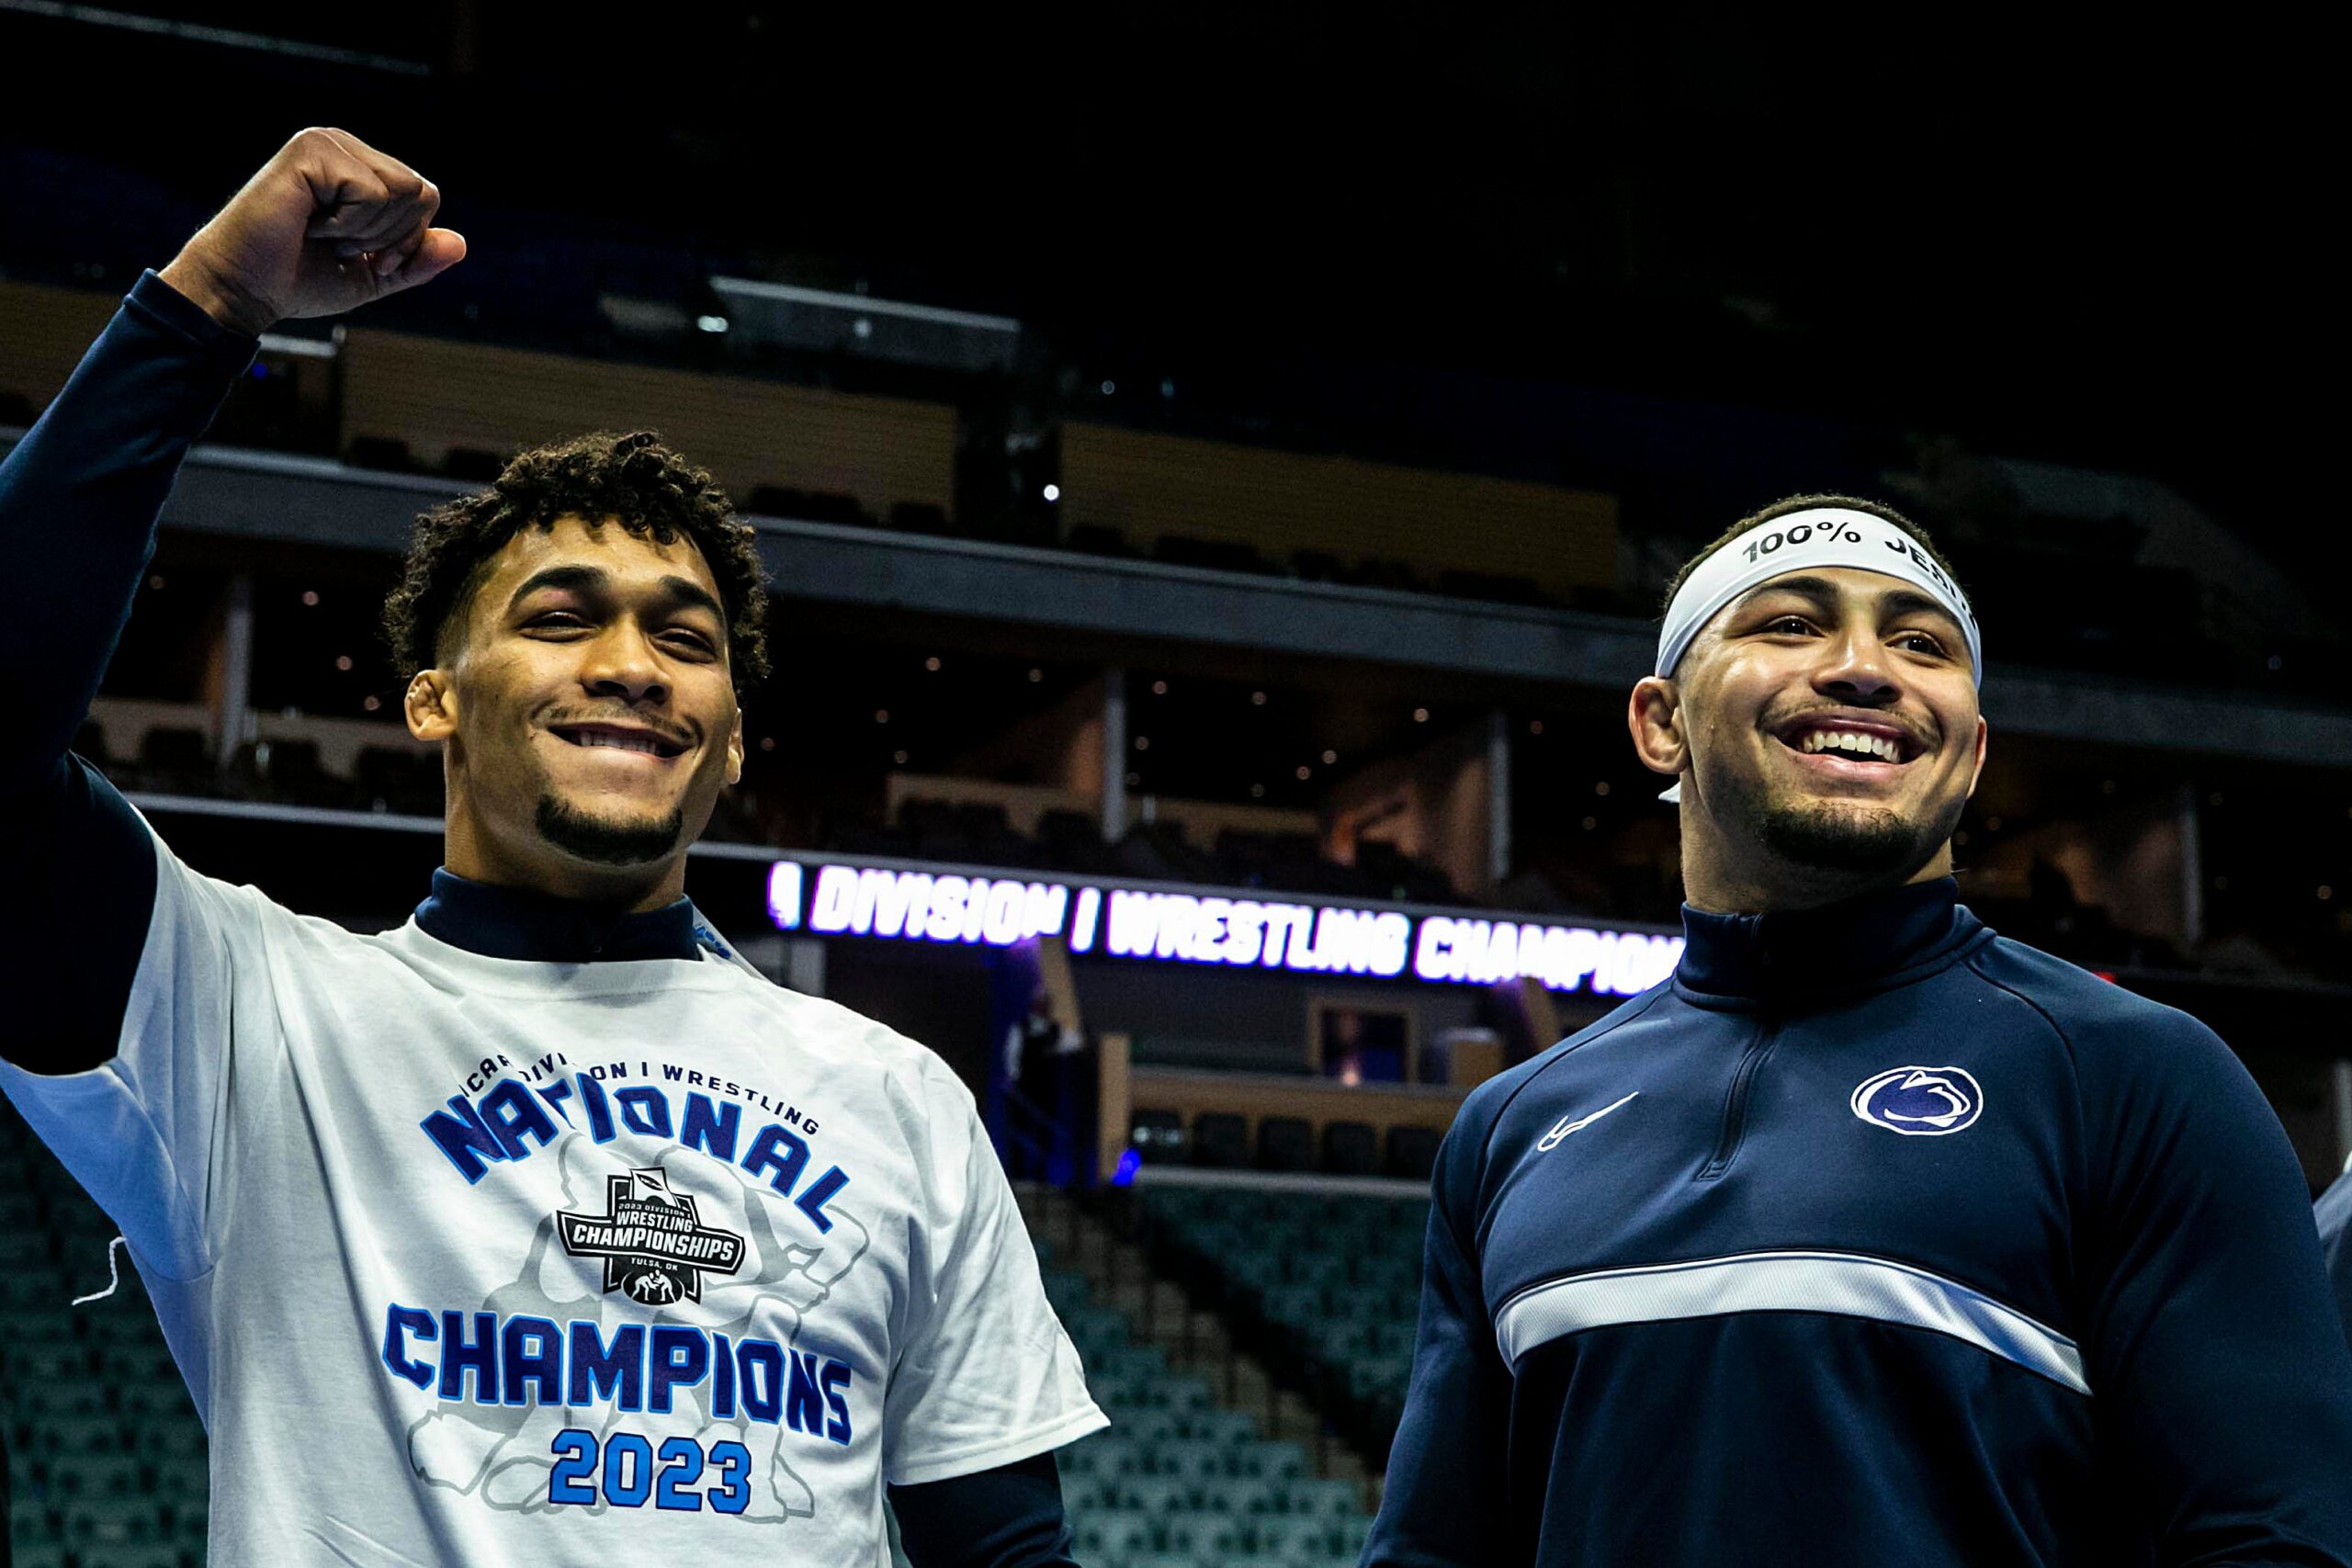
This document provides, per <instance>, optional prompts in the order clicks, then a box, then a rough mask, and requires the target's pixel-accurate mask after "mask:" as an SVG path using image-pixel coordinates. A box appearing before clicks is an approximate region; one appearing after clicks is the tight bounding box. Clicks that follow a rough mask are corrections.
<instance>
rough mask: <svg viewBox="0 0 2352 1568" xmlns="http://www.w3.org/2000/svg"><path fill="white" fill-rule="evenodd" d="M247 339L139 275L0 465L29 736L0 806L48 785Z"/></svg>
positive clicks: (2, 533)
mask: <svg viewBox="0 0 2352 1568" xmlns="http://www.w3.org/2000/svg"><path fill="white" fill-rule="evenodd" d="M255 347H256V344H255V341H254V339H252V338H250V337H246V336H243V335H242V334H240V333H232V332H230V331H228V330H227V329H226V328H224V327H222V326H221V325H220V323H219V322H217V321H213V320H212V319H211V318H210V317H209V315H207V314H206V313H205V312H204V311H203V310H200V309H199V308H198V307H197V306H195V305H194V304H192V303H190V302H189V301H188V300H187V299H184V298H182V297H181V296H179V295H178V294H176V293H175V292H174V291H173V290H172V289H171V288H170V287H169V286H168V285H166V284H164V283H163V282H162V281H161V280H160V279H159V278H157V277H155V276H153V275H152V274H151V275H149V276H144V277H141V279H140V281H139V283H138V284H137V285H136V286H135V287H134V288H132V290H131V293H130V299H128V300H127V301H126V302H125V303H124V305H123V307H122V309H121V310H119V311H118V312H117V313H116V315H115V318H114V320H113V321H110V322H108V323H107V329H106V331H105V332H104V333H101V334H100V335H99V337H98V340H97V342H96V343H95V344H92V345H91V347H90V350H89V352H88V353H87V354H85V355H84V356H83V359H82V363H81V365H80V367H78V368H76V369H75V371H74V376H73V378H72V379H71V380H69V381H68V382H67V383H66V385H65V389H64V390H63V391H62V392H60V393H59V394H58V395H57V398H56V400H54V401H53V402H51V404H50V406H49V410H48V412H45V413H44V414H42V415H41V417H40V422H39V423H36V424H35V425H34V426H33V428H32V430H31V431H30V433H28V434H27V435H26V436H25V438H24V439H23V440H22V441H20V442H18V443H17V446H16V448H15V450H13V451H11V452H10V453H9V454H8V455H7V457H6V459H4V460H0V544H5V545H6V547H8V548H9V550H10V553H11V554H13V555H14V556H15V557H16V558H17V560H19V561H20V562H23V563H26V570H25V571H24V573H23V579H22V580H23V583H24V586H25V588H26V589H27V590H28V591H27V592H23V593H21V594H19V595H18V598H17V605H16V608H15V612H14V613H13V614H12V615H9V616H8V617H7V618H6V621H5V622H0V659H5V660H6V661H7V663H8V666H9V667H10V668H12V669H17V670H20V671H39V672H40V678H39V679H37V680H30V681H26V682H22V686H23V688H24V690H23V694H22V702H23V703H24V705H25V707H26V709H27V710H28V711H27V712H25V713H24V714H23V715H22V716H23V717H25V718H27V719H28V720H29V728H28V732H27V733H24V734H23V735H21V736H20V738H19V739H18V741H17V744H15V745H13V746H10V747H9V748H7V750H6V753H5V757H0V799H16V798H18V797H20V796H23V795H27V794H28V793H30V792H32V791H34V790H37V789H40V788H42V787H44V786H45V785H46V784H48V783H49V781H50V779H51V776H52V775H53V774H54V773H55V772H56V769H57V764H58V761H59V759H60V758H62V756H63V755H64V754H65V749H66V747H67V746H68V745H69V744H71V743H72V740H73V737H74V728H75V727H76V726H78V725H79V724H80V723H81V722H82V719H83V717H84V716H85V715H86V714H87V713H88V712H89V709H90V699H91V698H92V697H94V696H95V695H96V694H97V689H98V682H99V679H100V677H102V676H103V675H104V674H105V673H106V667H107V661H108V660H110V659H112V658H113V656H114V649H115V644H116V642H117V640H118V639H119V637H121V635H122V627H123V624H124V622H125V621H126V620H128V619H129V617H130V603H131V598H132V595H133V594H134V593H136V592H137V591H138V587H139V583H140V580H141V575H142V574H143V573H144V572H145V570H146V568H147V559H148V557H149V556H150V555H151V554H152V553H153V549H154V539H155V520H156V517H157V515H158V514H159V513H161V512H162V510H163V505H164V497H165V496H166V495H167V494H169V493H170V491H171V487H172V480H173V478H174V476H175V475H176V474H177V473H178V472H179V466H180V462H181V460H182V459H183V458H184V457H187V449H188V446H190V444H192V443H193V442H194V441H195V439H196V437H197V436H198V434H201V433H202V431H203V429H204V427H205V426H206V425H207V424H209V423H211V420H212V416H213V414H214V412H216V411H218V410H219V408H220V400H221V399H222V397H223V396H225V395H226V394H227V391H228V389H229V386H230V384H231V383H232V381H233V380H234V379H235V378H236V377H237V376H238V375H239V374H240V373H241V372H242V371H243V369H244V367H245V366H246V365H247V364H248V363H249V362H250V361H251V360H252V358H253V355H254V348H255Z"/></svg>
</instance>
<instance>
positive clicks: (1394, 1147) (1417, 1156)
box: [1385, 1127, 1442, 1181]
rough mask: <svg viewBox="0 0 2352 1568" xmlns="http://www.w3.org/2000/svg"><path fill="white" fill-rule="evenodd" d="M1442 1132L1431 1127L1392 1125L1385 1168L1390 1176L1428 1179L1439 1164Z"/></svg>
mask: <svg viewBox="0 0 2352 1568" xmlns="http://www.w3.org/2000/svg"><path fill="white" fill-rule="evenodd" d="M1441 1136H1442V1134H1439V1133H1438V1132H1437V1131H1436V1129H1434V1128H1430V1127H1391V1128H1389V1129H1388V1159H1387V1162H1386V1165H1385V1170H1386V1173H1387V1174H1388V1175H1390V1176H1401V1177H1408V1178H1410V1179H1413V1180H1415V1181H1427V1180H1428V1179H1430V1171H1431V1170H1433V1169H1434V1168H1436V1166H1437V1145H1438V1143H1439V1140H1440V1138H1441Z"/></svg>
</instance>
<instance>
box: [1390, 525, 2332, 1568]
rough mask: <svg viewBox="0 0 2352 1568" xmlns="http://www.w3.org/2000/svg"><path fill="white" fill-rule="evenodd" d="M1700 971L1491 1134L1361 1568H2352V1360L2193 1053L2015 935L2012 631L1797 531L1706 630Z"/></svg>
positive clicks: (1429, 1298) (1743, 553)
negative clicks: (1977, 834) (1996, 858)
mask: <svg viewBox="0 0 2352 1568" xmlns="http://www.w3.org/2000/svg"><path fill="white" fill-rule="evenodd" d="M1669 597H1670V604H1669V607H1668V611H1667V615H1666V624H1665V627H1664V630H1663V633H1662V635H1661V637H1660V638H1659V643H1658V660H1657V669H1656V671H1655V673H1653V674H1651V675H1649V676H1647V677H1645V678H1644V679H1643V680H1642V681H1640V682H1637V683H1636V684H1635V686H1634V691H1633V694H1632V700H1631V703H1630V704H1629V709H1628V719H1629V723H1630V726H1631V728H1632V731H1633V739H1634V749H1635V750H1637V751H1638V752H1639V753H1640V754H1641V757H1642V760H1643V761H1644V762H1645V764H1646V765H1647V766H1649V767H1650V768H1651V769H1652V770H1653V771H1655V772H1657V773H1662V774H1671V775H1674V777H1675V781H1676V783H1675V788H1673V789H1671V790H1669V791H1668V792H1667V795H1666V796H1665V798H1667V799H1668V800H1672V801H1675V802H1677V803H1678V805H1679V810H1680V817H1681V826H1682V870H1683V881H1684V887H1685V896H1686V902H1685V903H1684V905H1683V909H1682V921H1683V927H1684V930H1685V932H1686V936H1687V942H1686V945H1685V948H1684V950H1683V953H1682V956H1681V959H1680V962H1679V965H1678V967H1677V968H1676V970H1675V972H1674V974H1673V975H1671V976H1668V978H1667V979H1666V980H1664V981H1662V982H1660V983H1659V984H1658V985H1657V986H1654V987H1651V988H1650V989H1649V990H1647V991H1645V992H1644V993H1643V994H1642V995H1640V996H1638V997H1634V998H1632V999H1631V1000H1629V1001H1627V1002H1626V1003H1625V1004H1624V1005H1623V1007H1620V1008H1618V1009H1617V1010H1615V1011H1614V1012H1612V1013H1611V1014H1610V1015H1609V1016H1608V1017H1606V1018H1603V1019H1601V1020H1600V1021H1598V1022H1597V1023H1594V1024H1593V1025H1592V1026H1590V1027H1589V1028H1588V1029H1585V1030H1583V1031H1582V1032H1578V1033H1577V1034H1575V1035H1572V1036H1570V1037H1569V1038H1568V1039H1566V1040H1565V1041H1563V1042H1561V1043H1559V1044H1558V1045H1556V1046H1555V1047H1554V1048H1553V1049H1551V1050H1550V1051H1547V1052H1545V1053H1544V1055H1540V1056H1538V1057H1536V1058H1535V1059H1534V1060H1532V1061H1531V1062H1528V1063H1526V1064H1525V1065H1523V1066H1520V1067H1517V1068H1515V1069H1513V1070H1512V1071H1510V1072H1509V1073H1506V1074H1504V1075H1503V1076H1502V1077H1498V1078H1497V1079H1494V1080H1492V1081H1491V1082H1489V1083H1487V1084H1486V1085H1484V1086H1483V1087H1481V1088H1480V1089H1478V1090H1477V1091H1476V1093H1474V1094H1473V1095H1472V1096H1471V1097H1470V1099H1469V1100H1468V1102H1467V1103H1465V1104H1464V1107H1463V1110H1462V1113H1461V1115H1460V1116H1459V1117H1458V1118H1457V1119H1456V1121H1455V1122H1454V1125H1453V1130H1452V1131H1451V1132H1450V1133H1449V1134H1447V1137H1446V1141H1445V1145H1444V1148H1443V1150H1442V1153H1441V1154H1440V1156H1439V1158H1438V1167H1437V1170H1436V1173H1435V1175H1434V1177H1433V1179H1432V1180H1431V1190H1430V1196H1431V1200H1432V1201H1431V1204H1430V1223H1429V1233H1428V1239H1427V1263H1426V1267H1425V1271H1424V1276H1423V1284H1422V1299H1421V1320H1420V1333H1419V1345H1418V1348H1417V1350H1416V1355H1415V1362H1414V1369H1413V1378H1412V1383H1411V1387H1410V1391H1409V1393H1408V1397H1407V1400H1406V1405H1405V1414H1404V1419H1403V1422H1402V1424H1401V1427H1400V1428H1399V1430H1398V1432H1397V1442H1396V1446H1395V1449H1394V1450H1393V1451H1392V1453H1391V1456H1390V1461H1389V1471H1388V1482H1387V1491H1386V1495H1385V1500H1384V1503H1383V1505H1382V1508H1381V1513H1380V1517H1379V1519H1378V1521H1377V1522H1376V1523H1375V1525H1374V1529H1373V1534H1372V1540H1371V1542H1370V1544H1369V1546H1368V1547H1367V1549H1366V1551H1365V1554H1364V1558H1363V1562H1364V1564H1365V1568H1470V1565H1472V1564H1477V1565H1479V1568H1491V1565H1494V1564H1503V1563H1509V1564H1513V1565H1514V1568H1516V1565H1521V1564H1536V1565H1540V1568H1554V1565H1558V1568H1566V1565H1568V1564H1577V1565H1585V1564H1611V1565H1614V1564H1632V1563H1640V1564H1643V1565H1644V1568H1700V1565H1706V1568H1716V1565H1720V1564H1725V1563H1738V1564H1742V1565H1758V1564H1781V1563H1786V1564H1792V1565H1795V1564H1804V1565H1806V1568H1822V1565H1846V1564H1850V1565H1855V1568H1862V1565H1869V1568H1883V1565H1886V1564H1894V1563H1900V1564H1903V1565H1904V1568H1983V1565H1985V1564H1992V1563H2031V1564H2039V1565H2044V1568H2065V1565H2075V1564H2090V1563H2100V1564H2105V1563H2109V1562H2150V1561H2154V1562H2163V1563H2166V1564H2172V1563H2181V1564H2186V1563H2191V1562H2194V1563H2199V1564H2221V1563H2231V1564H2253V1563H2289V1562H2291V1563H2297V1564H2313V1563H2339V1564H2341V1563H2346V1562H2352V1352H2347V1350H2346V1345H2345V1338H2344V1336H2343V1334H2342V1333H2341V1332H2340V1331H2339V1329H2338V1327H2337V1325H2336V1324H2335V1320H2334V1316H2333V1314H2332V1309H2331V1306H2330V1303H2329V1302H2328V1298H2327V1293H2326V1288H2325V1285H2324V1282H2323V1280H2322V1276H2321V1271H2320V1259H2319V1249H2318V1246H2317V1243H2316V1239H2315V1236H2314V1235H2313V1230H2312V1222H2311V1218H2310V1213H2311V1211H2310V1208H2309V1206H2308V1194H2307V1192H2306V1190H2305V1189H2304V1187H2303V1183H2302V1179H2301V1172H2300V1170H2299V1168H2298V1167H2297V1165H2296V1162H2295V1157H2294V1155H2293V1152H2292V1150H2291V1149H2290V1146H2289V1145H2288V1143H2287V1139H2286V1136H2285V1134H2284V1133H2283V1131H2282V1130H2281V1128H2280V1127H2279V1124H2278V1119H2277V1118H2276V1117H2275V1116H2274V1115H2273V1114H2272V1112H2271V1111H2270V1108H2269V1106H2268V1105H2267V1103H2265V1101H2264V1100H2263V1098H2262V1096H2261V1094H2260V1092H2259V1091H2258V1090H2257V1089H2256V1087H2255V1085H2254V1082H2253V1080H2252V1079H2251V1078H2249V1077H2247V1075H2246V1073H2245V1070H2244V1068H2242V1067H2241V1066H2239V1064H2238V1062H2237V1060H2236V1058H2235V1057H2234V1056H2233V1055H2231V1053H2230V1051H2229V1049H2228V1048H2227V1047H2226V1046H2225V1045H2223V1044H2222V1042H2221V1041H2220V1040H2219V1039H2218V1038H2217V1037H2216V1036H2215V1035H2214V1034H2213V1032H2211V1030H2209V1029H2207V1028H2206V1027H2205V1026H2204V1025H2202V1024H2200V1023H2199V1022H2198V1021H2196V1020H2195V1019H2192V1018H2190V1017H2188V1015H2187V1014H2185V1013H2181V1012H2178V1011H2176V1010H2173V1009H2170V1008H2166V1007H2163V1006H2160V1005H2158V1004H2156V1003H2154V1002H2151V1001H2148V1000H2146V999H2145V998H2141V997H2137V996H2134V995H2132V994H2131V992H2129V991H2126V990H2123V989H2121V988H2120V987H2116V986H2112V985H2109V984H2108V983H2106V982H2104V981H2102V980H2100V979H2098V977H2097V976H2093V975H2090V974H2088V973H2086V971H2084V970H2081V969H2078V968H2076V967H2075V966H2074V965H2073V964H2067V963H2065V962H2064V961H2063V960H2061V959H2057V958H2054V957H2052V956H2051V955H2050V954H2048V953H2041V952H2038V951H2036V950H2035V949H2033V948H2030V947H2027V946H2024V945H2022V944H2021V943H2018V942H2011V941H2008V940H2007V939H2005V938H2002V937H2000V936H1997V935H1996V934H1995V933H1994V932H1993V931H1990V930H1989V929H1987V928H1986V927H1985V924H1984V923H1983V922H1982V921H1981V920H1979V919H1977V918H1976V917H1975V916H1974V915H1973V914H1972V913H1971V912H1970V911H1969V910H1968V909H1967V908H1966V907H1965V906H1962V905H1961V904H1960V903H1959V902H1958V901H1957V897H1956V884H1955V881H1954V879H1953V876H1952V874H1951V833H1952V830H1953V829H1954V827H1955V826H1956V825H1957V824H1958V822H1959V820H1960V816H1961V811H1962V807H1963V806H1964V804H1965V803H1966V801H1967V799H1968V796H1969V795H1970V794H1971V793H1972V792H1973V790H1974V788H1975V785H1976V780H1977V777H1978V775H1979V774H1980V773H1981V772H1982V771H1983V768H1984V764H1985V740H1986V728H1985V720H1984V718H1983V716H1981V715H1980V714H1979V712H1978V710H1977V686H1978V684H1979V682H1980V681H1981V680H1982V678H1983V662H1982V659H1981V657H1980V653H1981V649H1980V642H1979V637H1978V633H1977V626H1976V620H1975V616H1974V615H1973V611H1972V610H1971V608H1970V606H1969V603H1968V600H1967V597H1966V596H1965V595H1964V594H1963V593H1962V591H1961V588H1960V586H1959V584H1958V583H1957V582H1956V581H1954V578H1953V574H1952V572H1951V568H1950V566H1949V565H1948V564H1947V563H1946V562H1945V561H1944V560H1943V559H1942V558H1940V556H1939V554H1938V553H1937V552H1936V550H1935V548H1934V547H1933V546H1932V545H1931V544H1929V543H1928V539H1927V537H1926V536H1925V535H1924V534H1923V533H1921V532H1920V530H1918V529H1917V527H1916V526H1914V525H1911V524H1910V523H1908V522H1906V521H1905V520H1904V519H1903V518H1901V517H1899V516H1898V515H1896V514H1895V513H1893V512H1892V511H1890V510H1888V509H1886V508H1883V507H1880V506H1877V505H1874V504H1872V503H1870V502H1857V501H1849V500H1847V499H1845V498H1842V497H1834V496H1818V497H1806V498H1801V499H1798V500H1795V501H1790V502H1781V503H1780V504H1779V505H1776V506H1774V507H1771V508H1770V509H1768V510H1767V511H1765V512H1762V513H1758V514H1756V515H1755V516H1753V517H1750V518H1747V519H1746V520H1745V521H1743V522H1742V523H1740V524H1739V525H1736V526H1735V527H1734V528H1733V529H1732V530H1731V531H1730V532H1729V533H1727V534H1725V535H1724V536H1723V537H1722V538H1721V539H1719V540H1717V541H1716V542H1715V544H1714V545H1713V546H1711V547H1709V548H1708V549H1707V550H1706V551H1705V552H1703V553H1702V556H1701V557H1700V558H1699V559H1698V560H1696V561H1695V562H1693V563H1692V565H1691V567H1690V568H1688V569H1687V570H1685V572H1684V574H1683V575H1682V577H1681V578H1679V580H1678V581H1677V582H1676V585H1675V588H1674V590H1673V592H1671V594H1670V596H1669Z"/></svg>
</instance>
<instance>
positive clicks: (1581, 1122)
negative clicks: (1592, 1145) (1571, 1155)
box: [1535, 1089, 1642, 1155]
mask: <svg viewBox="0 0 2352 1568" xmlns="http://www.w3.org/2000/svg"><path fill="white" fill-rule="evenodd" d="M1641 1094H1642V1091H1641V1090H1640V1089H1635V1090H1634V1092H1633V1093H1631V1094H1629V1095H1627V1096H1626V1097H1625V1099H1624V1100H1619V1101H1618V1102H1617V1105H1604V1106H1602V1107H1601V1108H1600V1110H1598V1111H1594V1112H1593V1113H1592V1114H1591V1115H1589V1116H1586V1117H1581V1118H1579V1119H1577V1121H1574V1122H1571V1121H1569V1120H1568V1119H1567V1118H1566V1117H1565V1116H1563V1117H1561V1118H1560V1119H1559V1121H1557V1122H1554V1123H1553V1125H1552V1130H1551V1131H1550V1132H1548V1133H1546V1134H1544V1141H1543V1142H1542V1143H1540V1144H1538V1145H1535V1152H1536V1153H1537V1154H1539V1155H1540V1154H1542V1153H1544V1151H1545V1150H1546V1149H1551V1148H1555V1147H1557V1146H1558V1145H1559V1142H1560V1140H1561V1139H1562V1138H1565V1137H1566V1136H1567V1135H1568V1134H1570V1133H1581V1132H1582V1131H1584V1130H1585V1129H1586V1128H1587V1127H1589V1126H1591V1125H1592V1124H1593V1123H1594V1122H1598V1121H1600V1119H1601V1118H1602V1117H1603V1116H1606V1115H1608V1114H1609V1113H1610V1112H1611V1111H1614V1110H1616V1109H1617V1106H1618V1105H1623V1104H1625V1103H1626V1102H1627V1101H1629V1100H1638V1099H1640V1098H1641Z"/></svg>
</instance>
